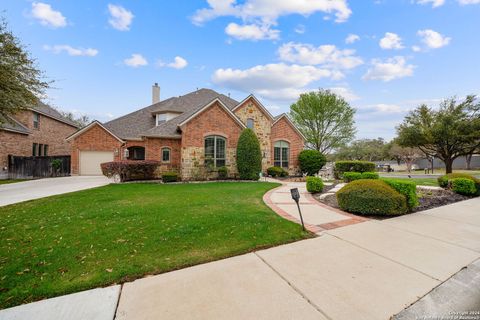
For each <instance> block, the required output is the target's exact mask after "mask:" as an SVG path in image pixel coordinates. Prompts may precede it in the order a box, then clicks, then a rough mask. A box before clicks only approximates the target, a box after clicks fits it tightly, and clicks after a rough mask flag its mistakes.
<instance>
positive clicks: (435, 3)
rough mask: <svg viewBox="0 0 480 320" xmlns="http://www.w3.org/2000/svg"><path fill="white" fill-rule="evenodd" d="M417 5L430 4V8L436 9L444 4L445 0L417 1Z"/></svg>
mask: <svg viewBox="0 0 480 320" xmlns="http://www.w3.org/2000/svg"><path fill="white" fill-rule="evenodd" d="M416 2H417V3H418V4H431V5H432V8H437V7H440V6H443V5H444V4H445V0H417V1H416Z"/></svg>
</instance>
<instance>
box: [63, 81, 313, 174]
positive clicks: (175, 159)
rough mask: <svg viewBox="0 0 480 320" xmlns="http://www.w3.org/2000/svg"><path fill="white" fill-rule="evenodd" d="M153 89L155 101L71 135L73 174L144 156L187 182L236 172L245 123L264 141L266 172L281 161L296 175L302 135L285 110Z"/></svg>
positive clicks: (207, 93)
mask: <svg viewBox="0 0 480 320" xmlns="http://www.w3.org/2000/svg"><path fill="white" fill-rule="evenodd" d="M152 92H153V94H152V97H153V98H152V105H150V106H148V107H146V108H143V109H140V110H137V111H135V112H132V113H130V114H127V115H125V116H122V117H120V118H117V119H115V120H112V121H110V122H107V123H103V124H102V123H100V122H98V121H94V122H92V123H91V124H90V125H88V126H86V127H84V128H83V129H81V130H79V131H77V132H76V133H74V134H72V135H71V136H70V137H68V138H67V140H68V141H71V143H72V145H71V146H72V150H71V156H72V174H80V175H97V174H101V169H100V163H102V162H108V161H112V160H124V159H129V160H144V159H145V160H157V161H160V162H161V165H160V168H159V170H160V172H165V171H171V170H174V171H178V172H179V173H180V175H181V177H182V179H185V180H188V179H200V178H205V177H208V175H209V174H214V172H215V168H218V167H222V166H226V167H227V169H228V173H229V175H230V176H234V175H235V174H236V173H237V172H236V159H235V155H236V148H237V141H238V138H239V136H240V134H241V132H242V130H243V129H244V128H246V127H249V128H252V129H253V130H254V131H255V133H256V135H257V137H258V139H259V141H260V146H261V150H262V156H263V160H262V169H263V170H264V171H265V170H266V169H267V168H268V167H270V166H273V165H278V166H282V167H284V168H285V169H287V170H288V171H289V173H290V174H295V173H298V154H299V152H300V151H301V150H303V146H304V137H303V136H302V134H301V133H300V131H299V130H298V129H297V128H296V127H295V126H294V124H293V123H292V122H291V121H290V120H289V119H288V117H287V116H286V115H285V114H281V115H279V116H276V117H274V116H272V115H271V114H270V112H268V110H267V109H266V108H265V107H264V106H263V105H262V104H261V103H260V102H259V101H258V100H257V99H256V98H255V97H254V96H253V95H250V96H248V97H247V98H246V99H244V100H243V101H241V102H238V101H235V100H233V99H231V98H230V97H227V96H225V95H223V94H219V93H217V92H215V91H213V90H210V89H200V90H197V91H194V92H191V93H188V94H186V95H183V96H179V97H172V98H169V99H167V100H163V101H160V99H159V97H160V88H159V87H158V85H157V84H155V86H153V88H152Z"/></svg>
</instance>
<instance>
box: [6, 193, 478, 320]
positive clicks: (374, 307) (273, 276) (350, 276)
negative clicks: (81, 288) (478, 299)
mask: <svg viewBox="0 0 480 320" xmlns="http://www.w3.org/2000/svg"><path fill="white" fill-rule="evenodd" d="M282 190H283V189H282ZM279 197H280V198H279V199H276V200H275V201H277V200H278V201H279V202H278V203H277V204H278V205H282V204H281V201H283V200H286V198H283V196H282V195H280V196H279ZM307 200H308V199H307ZM307 200H305V199H304V204H305V206H309V204H306V203H307ZM308 202H309V201H308ZM310 205H311V204H310ZM479 209H480V198H476V199H472V200H467V201H463V202H458V203H455V204H451V205H448V206H444V207H442V208H437V209H431V210H427V211H423V212H421V213H414V214H410V215H405V216H402V217H397V218H392V219H387V220H382V221H378V220H369V221H364V222H362V223H355V224H351V225H348V226H345V227H339V228H335V229H330V230H326V231H323V232H321V233H320V235H319V236H318V237H316V238H314V239H309V240H304V241H299V242H295V243H292V244H288V245H283V246H279V247H275V248H271V249H267V250H261V251H257V252H254V253H249V254H245V255H242V256H237V257H233V258H228V259H224V260H220V261H215V262H211V263H206V264H203V265H198V266H194V267H190V268H186V269H182V270H178V271H172V272H169V273H165V274H160V275H156V276H150V277H146V278H143V279H139V280H136V281H133V282H129V283H125V284H123V285H122V286H121V287H120V286H113V287H109V288H104V289H95V290H90V291H85V292H81V293H76V294H72V295H69V296H64V297H60V298H54V299H49V300H44V301H40V302H37V303H31V304H27V305H23V306H19V307H15V308H11V309H6V310H3V311H0V319H2V320H4V319H8V320H10V319H28V318H31V315H35V317H34V318H35V319H38V320H42V319H49V320H50V319H71V320H76V319H87V318H88V319H89V320H112V319H113V314H115V319H119V320H120V319H121V320H140V319H142V320H146V319H321V320H324V319H329V320H343V319H345V320H351V319H356V320H362V319H364V320H376V319H379V320H380V319H382V320H384V319H389V318H390V317H391V316H393V315H395V314H398V313H400V312H401V311H402V310H404V309H405V308H406V307H408V306H409V305H410V304H412V303H414V302H416V301H417V300H419V299H420V298H422V297H423V296H425V295H426V294H428V293H429V292H430V291H432V289H434V288H436V287H438V286H439V285H440V284H442V283H443V282H444V281H446V280H447V279H449V278H450V277H451V276H452V275H454V274H456V273H457V272H459V271H460V270H461V269H463V268H464V267H466V266H470V265H471V264H472V263H474V262H475V261H477V262H476V263H477V264H478V261H479V260H478V259H480V214H479V212H480V210H479ZM338 214H339V215H340V213H338ZM337 218H338V217H337ZM337 221H338V220H337ZM332 223H335V222H332ZM321 225H322V224H320V226H321ZM472 270H473V271H474V270H475V269H472ZM439 288H440V287H439ZM442 290H444V289H442ZM118 297H119V298H118ZM117 298H118V300H117ZM112 301H113V302H112ZM117 301H118V302H117ZM457 311H458V310H457ZM86 315H88V316H86ZM402 316H403V315H402ZM402 319H409V318H404V317H402Z"/></svg>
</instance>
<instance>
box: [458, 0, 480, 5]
mask: <svg viewBox="0 0 480 320" xmlns="http://www.w3.org/2000/svg"><path fill="white" fill-rule="evenodd" d="M458 3H460V4H461V5H462V6H464V5H468V4H479V3H480V0H458Z"/></svg>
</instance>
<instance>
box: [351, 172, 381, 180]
mask: <svg viewBox="0 0 480 320" xmlns="http://www.w3.org/2000/svg"><path fill="white" fill-rule="evenodd" d="M344 175H345V174H344ZM378 178H379V175H378V173H376V172H362V179H378Z"/></svg>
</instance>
